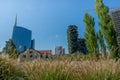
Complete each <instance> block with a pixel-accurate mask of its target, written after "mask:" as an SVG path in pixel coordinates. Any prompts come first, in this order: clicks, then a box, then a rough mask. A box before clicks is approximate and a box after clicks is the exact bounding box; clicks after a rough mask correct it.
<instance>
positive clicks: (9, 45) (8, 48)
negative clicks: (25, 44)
mask: <svg viewBox="0 0 120 80" xmlns="http://www.w3.org/2000/svg"><path fill="white" fill-rule="evenodd" d="M2 53H5V54H8V55H9V56H10V57H14V58H15V57H16V56H17V52H16V48H15V45H14V43H13V41H12V40H11V39H9V40H8V41H6V44H5V47H4V48H3V50H2Z"/></svg>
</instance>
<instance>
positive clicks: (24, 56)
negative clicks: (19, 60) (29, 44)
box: [23, 54, 48, 58]
mask: <svg viewBox="0 0 120 80" xmlns="http://www.w3.org/2000/svg"><path fill="white" fill-rule="evenodd" d="M33 57H34V56H33V55H30V58H33ZM37 57H38V56H37V55H36V56H35V58H37ZM23 58H26V55H23ZM40 58H43V55H40ZM45 58H48V55H47V54H46V55H45Z"/></svg>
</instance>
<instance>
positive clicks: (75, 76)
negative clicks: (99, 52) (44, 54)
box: [0, 56, 120, 80]
mask: <svg viewBox="0 0 120 80" xmlns="http://www.w3.org/2000/svg"><path fill="white" fill-rule="evenodd" d="M61 57H62V56H61ZM77 57H79V56H77ZM64 58H65V60H64V59H61V58H60V60H59V59H56V60H50V61H48V60H46V61H45V60H40V61H32V62H22V63H19V62H17V60H12V59H6V58H5V59H4V58H1V57H0V69H1V68H3V67H4V66H3V64H4V65H5V66H6V69H2V73H0V74H2V75H4V76H2V78H6V77H8V78H7V79H8V80H10V78H11V77H13V78H14V79H11V80H15V79H16V80H21V79H23V80H120V61H119V60H118V61H117V62H116V61H115V60H112V59H104V60H103V59H99V60H96V59H89V60H87V59H80V60H76V59H70V57H67V56H66V57H64ZM79 58H80V57H79ZM9 65H10V66H11V68H9ZM7 69H8V71H10V72H6V73H7V74H6V73H5V72H3V70H5V71H6V70H7ZM4 80H5V79H4Z"/></svg>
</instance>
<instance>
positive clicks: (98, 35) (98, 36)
mask: <svg viewBox="0 0 120 80" xmlns="http://www.w3.org/2000/svg"><path fill="white" fill-rule="evenodd" d="M97 39H98V42H99V44H100V48H101V53H103V54H102V55H103V56H104V57H105V56H106V46H105V43H104V37H103V34H102V32H101V31H100V30H99V31H98V33H97Z"/></svg>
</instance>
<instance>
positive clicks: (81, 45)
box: [78, 38, 87, 54]
mask: <svg viewBox="0 0 120 80" xmlns="http://www.w3.org/2000/svg"><path fill="white" fill-rule="evenodd" d="M78 51H79V52H80V53H84V54H86V53H87V48H86V44H85V39H82V38H79V39H78Z"/></svg>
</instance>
